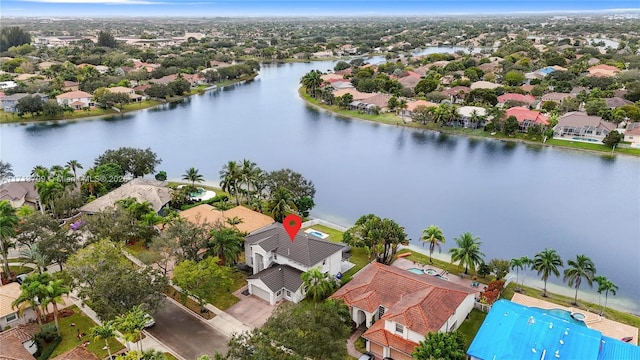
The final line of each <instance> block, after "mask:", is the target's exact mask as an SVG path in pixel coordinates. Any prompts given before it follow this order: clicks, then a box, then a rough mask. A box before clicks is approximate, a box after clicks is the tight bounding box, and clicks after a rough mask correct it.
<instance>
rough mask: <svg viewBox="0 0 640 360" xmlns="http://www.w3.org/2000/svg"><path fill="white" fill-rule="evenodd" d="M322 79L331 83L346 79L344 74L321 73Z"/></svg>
mask: <svg viewBox="0 0 640 360" xmlns="http://www.w3.org/2000/svg"><path fill="white" fill-rule="evenodd" d="M320 79H322V80H323V81H324V82H328V83H331V82H332V81H344V80H345V78H344V75H342V74H335V73H329V74H322V75H320ZM347 81H348V80H347Z"/></svg>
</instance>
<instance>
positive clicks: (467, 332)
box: [458, 309, 487, 349]
mask: <svg viewBox="0 0 640 360" xmlns="http://www.w3.org/2000/svg"><path fill="white" fill-rule="evenodd" d="M485 317H487V314H486V313H483V312H482V311H480V310H478V309H472V310H471V312H470V313H469V318H468V319H466V320H465V321H463V322H462V324H460V328H459V329H458V331H459V332H461V333H462V335H464V340H465V349H468V348H469V345H471V342H472V341H473V338H475V337H476V333H478V330H479V329H480V325H482V322H483V321H484V318H485Z"/></svg>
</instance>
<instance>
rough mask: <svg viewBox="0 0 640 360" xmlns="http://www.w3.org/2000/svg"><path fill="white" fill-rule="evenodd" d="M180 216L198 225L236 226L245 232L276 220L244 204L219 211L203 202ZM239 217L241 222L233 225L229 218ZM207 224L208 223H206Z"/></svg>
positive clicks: (252, 230) (182, 212) (255, 229)
mask: <svg viewBox="0 0 640 360" xmlns="http://www.w3.org/2000/svg"><path fill="white" fill-rule="evenodd" d="M180 217H181V218H183V219H185V220H187V221H189V222H191V223H194V224H196V225H205V224H208V226H214V225H216V224H220V225H221V226H225V227H234V228H236V229H238V230H239V231H241V232H243V233H247V234H248V233H252V232H254V231H257V230H259V229H262V228H263V227H265V226H268V225H271V224H273V223H274V222H275V220H273V218H271V217H270V216H267V215H264V214H261V213H259V212H257V211H253V210H251V209H248V208H246V207H244V206H236V207H234V208H232V209H229V210H225V211H219V210H217V209H216V208H214V207H213V206H211V205H209V204H201V205H198V206H194V207H192V208H190V209H187V210H184V211H181V212H180ZM235 218H237V219H238V220H240V223H238V224H235V225H231V224H229V222H228V220H229V219H235ZM205 226H207V225H205Z"/></svg>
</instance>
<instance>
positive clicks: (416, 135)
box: [411, 131, 429, 145]
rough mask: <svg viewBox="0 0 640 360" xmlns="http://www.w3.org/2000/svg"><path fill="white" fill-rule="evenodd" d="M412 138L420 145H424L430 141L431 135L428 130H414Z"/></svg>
mask: <svg viewBox="0 0 640 360" xmlns="http://www.w3.org/2000/svg"><path fill="white" fill-rule="evenodd" d="M411 139H412V140H413V142H414V143H416V144H418V145H424V144H426V143H427V142H428V141H429V137H428V135H427V132H426V131H412V132H411Z"/></svg>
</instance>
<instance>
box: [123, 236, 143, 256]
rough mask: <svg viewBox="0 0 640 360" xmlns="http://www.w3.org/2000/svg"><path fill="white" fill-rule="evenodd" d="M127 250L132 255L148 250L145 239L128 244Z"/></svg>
mask: <svg viewBox="0 0 640 360" xmlns="http://www.w3.org/2000/svg"><path fill="white" fill-rule="evenodd" d="M124 248H125V250H127V251H128V252H129V253H131V255H133V256H135V257H138V255H140V254H141V253H143V252H145V251H147V247H146V245H145V242H144V241H142V240H141V241H137V242H136V243H135V244H132V245H126V246H125V247H124Z"/></svg>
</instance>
